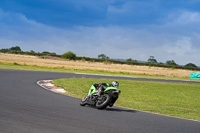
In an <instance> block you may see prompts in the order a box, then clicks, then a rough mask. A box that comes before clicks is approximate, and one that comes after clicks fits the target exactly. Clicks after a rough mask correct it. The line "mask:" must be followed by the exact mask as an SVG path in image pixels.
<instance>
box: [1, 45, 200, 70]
mask: <svg viewBox="0 0 200 133" xmlns="http://www.w3.org/2000/svg"><path fill="white" fill-rule="evenodd" d="M0 52H1V53H11V54H22V55H34V56H40V57H43V56H53V57H59V58H64V59H68V60H82V61H91V62H106V63H115V64H128V65H141V66H144V65H145V66H156V67H167V68H176V69H190V70H200V68H199V67H197V66H196V65H195V64H193V63H187V64H186V65H184V66H180V65H178V64H177V63H176V62H175V61H174V60H168V61H166V62H165V63H162V62H157V60H156V59H155V58H154V56H150V57H149V58H148V59H147V62H139V61H137V60H133V59H131V58H129V59H127V60H124V61H122V60H114V59H110V58H109V57H108V56H106V55H105V54H99V55H98V57H97V58H90V57H78V56H76V54H75V53H73V52H71V51H68V52H66V53H64V54H62V55H57V54H56V53H54V52H48V51H44V52H41V53H40V52H35V51H33V50H31V51H27V52H24V51H22V50H21V48H20V47H19V46H15V47H11V48H8V49H0Z"/></svg>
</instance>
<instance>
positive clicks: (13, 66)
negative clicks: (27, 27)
mask: <svg viewBox="0 0 200 133" xmlns="http://www.w3.org/2000/svg"><path fill="white" fill-rule="evenodd" d="M0 69H17V70H32V71H49V72H66V73H87V74H101V75H113V76H129V77H138V78H153V79H169V80H190V81H200V80H198V79H190V78H189V77H188V78H181V77H168V76H158V75H145V74H133V73H128V72H109V71H104V70H90V69H67V68H64V67H43V66H36V65H26V64H24V65H21V64H18V63H2V62H0Z"/></svg>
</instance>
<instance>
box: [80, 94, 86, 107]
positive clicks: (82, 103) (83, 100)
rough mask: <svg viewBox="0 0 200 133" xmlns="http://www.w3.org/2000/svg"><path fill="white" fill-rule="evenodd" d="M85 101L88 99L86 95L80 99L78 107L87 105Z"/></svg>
mask: <svg viewBox="0 0 200 133" xmlns="http://www.w3.org/2000/svg"><path fill="white" fill-rule="evenodd" d="M87 99H88V95H86V96H85V97H83V98H82V99H81V102H80V105H81V106H85V105H86V104H87Z"/></svg>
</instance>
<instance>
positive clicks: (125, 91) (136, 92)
mask: <svg viewBox="0 0 200 133" xmlns="http://www.w3.org/2000/svg"><path fill="white" fill-rule="evenodd" d="M113 80H114V79H88V78H71V79H57V80H54V81H53V84H55V85H56V86H59V87H62V88H64V89H65V90H67V93H66V94H67V95H70V96H74V97H77V98H82V97H83V96H84V95H86V94H87V93H88V90H89V88H90V86H91V85H92V83H100V82H106V83H111V82H112V81H113ZM117 81H118V82H119V83H120V89H121V91H122V93H121V94H120V97H119V99H118V101H117V102H116V104H115V105H117V106H121V107H127V108H132V109H136V110H142V111H149V112H153V113H158V114H164V115H169V116H176V117H180V118H186V119H192V120H198V121H200V102H199V101H200V97H199V96H200V85H198V84H186V83H164V82H147V81H131V80H117Z"/></svg>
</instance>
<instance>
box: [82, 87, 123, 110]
mask: <svg viewBox="0 0 200 133" xmlns="http://www.w3.org/2000/svg"><path fill="white" fill-rule="evenodd" d="M107 86H108V87H107V88H106V89H105V90H104V91H103V94H101V95H99V94H98V93H97V89H96V86H95V84H93V85H92V86H91V87H90V90H89V92H88V94H87V95H86V96H85V97H83V98H82V99H81V102H80V105H81V106H85V105H90V106H94V107H96V108H97V109H105V108H106V107H107V106H110V107H112V106H113V104H114V103H115V101H116V100H117V99H118V97H119V94H120V93H121V91H120V89H118V88H117V87H113V86H111V85H109V84H107Z"/></svg>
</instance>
